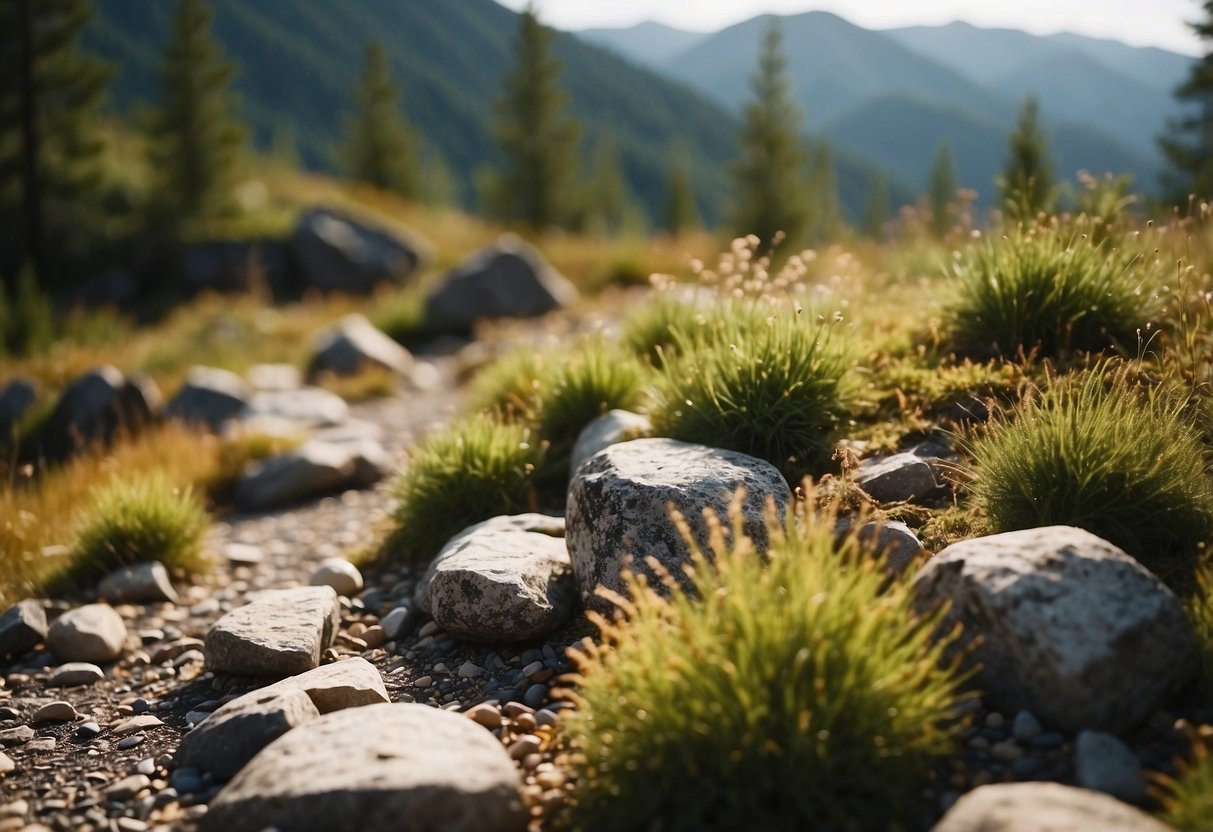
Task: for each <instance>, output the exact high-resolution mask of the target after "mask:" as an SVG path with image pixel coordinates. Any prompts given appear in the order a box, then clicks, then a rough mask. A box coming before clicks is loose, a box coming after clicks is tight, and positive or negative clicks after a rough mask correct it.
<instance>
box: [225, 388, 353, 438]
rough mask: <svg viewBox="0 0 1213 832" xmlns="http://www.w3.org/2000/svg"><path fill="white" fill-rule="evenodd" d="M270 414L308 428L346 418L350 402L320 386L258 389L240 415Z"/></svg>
mask: <svg viewBox="0 0 1213 832" xmlns="http://www.w3.org/2000/svg"><path fill="white" fill-rule="evenodd" d="M263 417H274V418H278V419H285V420H287V421H289V422H294V423H296V424H298V425H301V426H304V427H311V428H323V427H328V426H330V425H340V424H342V423H344V422H345V421H346V420H347V419H349V418H350V406H349V405H348V404H346V403H345V399H343V398H341V397H340V396H338V395H337V394H336V393H330V392H329V391H328V390H325V389H324V388H323V387H300V388H299V389H298V390H281V391H272V390H262V391H259V392H257V393H254V394H253V397H252V398H251V399H249V403H248V407H246V408H245V409H244V412H243V413H242V414H241V418H242V419H245V420H253V419H259V418H263Z"/></svg>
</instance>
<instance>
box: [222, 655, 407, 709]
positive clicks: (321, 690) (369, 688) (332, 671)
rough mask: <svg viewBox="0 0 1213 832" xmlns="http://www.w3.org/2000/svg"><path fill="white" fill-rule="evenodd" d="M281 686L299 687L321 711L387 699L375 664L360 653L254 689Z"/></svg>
mask: <svg viewBox="0 0 1213 832" xmlns="http://www.w3.org/2000/svg"><path fill="white" fill-rule="evenodd" d="M285 690H301V691H303V692H304V693H306V694H307V695H308V696H309V697H310V698H311V700H312V704H313V705H315V706H316V710H317V711H319V712H320V713H322V714H329V713H332V712H333V711H343V710H345V709H346V708H361V707H362V706H364V705H377V704H379V703H381V702H388V701H390V700H389V699H388V695H387V688H386V687H384V685H383V676H382V675H381V674H380V673H379V671H378V670H376V669H375V665H373V664H371V663H370V662H368V661H367V660H366V659H364V658H362V657H361V656H355V657H354V658H351V659H342V660H341V661H339V662H333V663H332V664H326V665H321V666H320V667H317V668H316V669H315V670H309V671H307V672H306V673H300V674H298V675H297V676H288V677H287V678H285V679H283V680H281V681H279V682H275V683H274V684H272V685H269V686H267V687H264V688H261V690H259V691H257V693H265V692H270V693H274V692H277V691H285ZM249 695H251V694H249ZM237 701H238V700H237Z"/></svg>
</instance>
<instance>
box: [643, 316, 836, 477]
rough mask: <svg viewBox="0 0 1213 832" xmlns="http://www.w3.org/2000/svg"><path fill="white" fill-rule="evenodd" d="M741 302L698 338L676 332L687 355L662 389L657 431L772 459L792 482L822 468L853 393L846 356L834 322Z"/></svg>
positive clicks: (668, 370)
mask: <svg viewBox="0 0 1213 832" xmlns="http://www.w3.org/2000/svg"><path fill="white" fill-rule="evenodd" d="M738 308H739V309H740V310H741V311H740V312H739V313H738V314H733V313H732V311H731V310H732V307H724V308H722V309H723V311H722V313H721V315H720V317H719V318H718V319H714V320H713V321H712V322H711V323H710V324H709V325H707V326H705V327H703V328H702V329H700V330H699V331H698V334H697V336H696V337H694V338H691V337H686V336H684V335H683V334H681V333H677V336H678V346H679V349H678V355H677V356H676V357H675V358H673V359H672V360H670V361H669V362H668V363H667V364H666V365H665V366H664V367H663V370H662V374H661V376H660V378H659V380H658V383H657V385H656V392H655V395H654V405H653V408H652V414H651V417H652V420H653V428H654V432H655V433H656V434H657V435H659V436H669V437H671V438H674V439H681V440H684V441H687V442H698V443H701V444H704V445H711V446H713V447H717V448H728V449H730V450H735V451H741V452H743V453H747V454H751V455H753V456H756V457H759V458H761V459H765V460H767V461H768V462H770V463H771V464H773V465H775V466H776V467H777V468H779V469H780V470H781V471H782V472H783V473H784V475H785V476H786V477H787V478H788V481H789V482H798V481H799V480H800V478H801V477H802V476H803V475H805V474H814V475H817V474H820V473H822V472H823V471H824V469H825V468H826V467H827V466H828V465H829V462H830V458H831V455H832V453H833V439H834V429H835V427H836V425H837V424H838V423H839V421H840V420H841V418H842V417H843V415H844V413H845V412H846V408H847V402H848V399H849V390H848V388H847V385H846V384H845V381H846V375H847V369H848V359H847V356H846V353H845V352H844V351H843V350H842V349H841V348H840V347H839V345H838V344H837V343H836V341H835V339H834V338H833V337H832V333H831V330H830V328H831V324H830V323H829V322H824V321H818V322H812V321H808V320H805V316H802V315H801V314H800V311H799V309H797V310H796V312H795V313H793V312H792V311H791V310H789V309H787V308H786V307H785V308H779V307H774V306H772V307H769V308H767V309H763V308H761V307H758V306H752V305H746V306H744V307H738ZM756 320H761V323H757V324H756V323H755V321H756Z"/></svg>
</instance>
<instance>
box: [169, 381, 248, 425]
mask: <svg viewBox="0 0 1213 832" xmlns="http://www.w3.org/2000/svg"><path fill="white" fill-rule="evenodd" d="M248 397H249V389H248V384H246V383H245V381H244V379H242V378H241V377H240V376H238V375H236V374H235V373H233V372H229V371H228V370H221V369H219V368H218V367H194V368H192V369H191V370H190V371H189V375H187V376H186V377H185V383H184V384H182V385H181V389H179V390H178V391H177V393H176V395H174V396H173V398H172V399H170V400H169V403H168V406H167V407H165V409H164V415H165V416H167V417H168V418H170V419H177V420H178V421H181V422H185V423H186V424H191V425H203V426H205V427H208V428H210V429H211V430H213V431H218V430H219V428H220V427H221V426H222V425H223V423H224V422H226V421H227V420H228V419H234V418H236V417H237V416H239V415H240V413H241V411H243V410H244V408H245V407H246V406H247V405H248Z"/></svg>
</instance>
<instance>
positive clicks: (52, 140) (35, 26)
mask: <svg viewBox="0 0 1213 832" xmlns="http://www.w3.org/2000/svg"><path fill="white" fill-rule="evenodd" d="M91 15H92V4H91V3H90V2H88V0H8V2H5V3H0V31H3V32H4V33H5V35H4V37H3V39H0V227H2V230H0V248H2V249H3V251H4V253H5V255H6V256H5V257H4V260H5V261H6V262H3V263H0V271H3V272H4V273H5V274H6V275H8V276H9V278H8V279H7V280H6V281H5V285H6V286H7V288H8V289H9V293H10V297H11V296H12V294H13V293H14V292H15V290H16V280H15V278H13V277H12V275H15V274H16V273H17V267H18V265H19V264H20V263H22V262H28V263H29V264H30V265H31V267H32V268H33V270H34V272H35V273H36V280H37V282H38V283H41V284H42V285H43V286H44V287H45V286H49V285H50V284H51V283H53V282H54V278H55V274H54V272H56V271H57V270H58V267H59V263H60V262H61V261H62V260H63V258H64V256H65V255H67V254H70V253H71V250H72V249H74V248H76V243H77V242H78V240H79V236H80V231H81V229H82V228H86V227H87V225H88V223H87V218H88V217H89V216H90V213H91V212H92V211H93V210H95V209H96V207H97V204H98V202H99V201H100V195H101V191H102V186H103V177H102V175H101V167H100V155H101V152H102V150H103V148H104V142H103V141H102V139H101V135H100V132H99V130H98V121H97V115H98V109H99V108H100V106H101V103H102V100H103V98H104V94H105V85H106V83H107V81H108V80H109V77H110V75H111V74H112V72H111V69H110V67H109V66H108V65H107V64H106V63H104V62H103V61H101V60H100V59H98V58H95V57H93V56H91V55H88V54H86V53H84V52H82V51H81V50H80V49H79V48H78V40H79V36H80V33H81V32H82V30H83V29H84V27H85V26H86V25H87V23H88V21H89V18H90V17H91ZM31 279H33V278H31Z"/></svg>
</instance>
